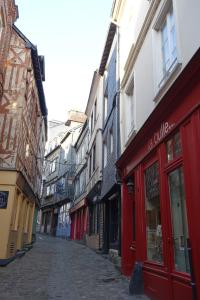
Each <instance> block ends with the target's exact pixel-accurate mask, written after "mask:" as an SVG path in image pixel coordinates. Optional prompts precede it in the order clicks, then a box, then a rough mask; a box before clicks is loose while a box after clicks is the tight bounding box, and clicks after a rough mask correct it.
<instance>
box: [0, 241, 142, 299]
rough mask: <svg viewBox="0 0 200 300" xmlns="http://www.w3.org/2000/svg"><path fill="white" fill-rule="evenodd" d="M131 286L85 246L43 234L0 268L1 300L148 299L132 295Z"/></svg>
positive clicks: (108, 263) (111, 266)
mask: <svg viewBox="0 0 200 300" xmlns="http://www.w3.org/2000/svg"><path fill="white" fill-rule="evenodd" d="M128 284H129V283H128V280H127V279H125V278H124V277H122V276H121V275H120V273H119V272H118V271H117V270H116V268H115V267H114V265H113V264H112V263H111V262H110V261H109V260H107V259H105V258H103V257H102V256H101V255H99V254H96V253H95V252H94V251H92V250H90V249H89V248H87V247H86V246H84V245H81V244H78V243H75V242H73V241H66V240H63V239H59V238H52V237H48V236H44V235H39V236H37V242H36V243H35V244H34V247H33V249H31V250H30V251H29V252H27V253H26V255H25V256H23V257H21V258H17V259H16V260H15V261H13V262H12V263H10V264H9V265H7V267H1V268H0V290H1V292H0V299H1V300H36V299H37V300H49V299H62V300H68V299H69V300H78V299H109V300H110V299H116V300H123V299H124V300H126V299H135V300H136V299H141V300H143V299H146V298H145V297H142V296H137V297H134V296H130V295H129V294H128Z"/></svg>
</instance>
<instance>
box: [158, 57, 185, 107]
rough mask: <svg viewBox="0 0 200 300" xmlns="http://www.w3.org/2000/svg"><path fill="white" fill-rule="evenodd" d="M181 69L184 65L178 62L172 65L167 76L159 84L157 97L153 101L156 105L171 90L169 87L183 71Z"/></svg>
mask: <svg viewBox="0 0 200 300" xmlns="http://www.w3.org/2000/svg"><path fill="white" fill-rule="evenodd" d="M181 67H182V63H180V62H178V61H177V60H176V61H175V62H174V63H173V64H172V65H171V67H170V68H169V71H168V72H167V73H166V74H165V76H164V77H163V78H162V80H161V81H160V82H159V84H158V87H157V89H158V90H157V93H156V96H155V97H154V99H153V101H154V102H155V103H157V102H159V101H160V99H161V97H162V96H163V94H164V93H165V92H166V91H167V90H168V89H169V87H170V86H171V84H172V83H173V81H174V80H175V78H176V75H177V74H178V73H179V71H180V70H181Z"/></svg>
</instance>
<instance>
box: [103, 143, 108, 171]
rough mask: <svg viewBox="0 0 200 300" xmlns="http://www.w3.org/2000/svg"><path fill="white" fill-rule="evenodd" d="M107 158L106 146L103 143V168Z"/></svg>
mask: <svg viewBox="0 0 200 300" xmlns="http://www.w3.org/2000/svg"><path fill="white" fill-rule="evenodd" d="M107 156H108V153H107V144H106V142H104V143H103V166H104V168H105V167H106V165H107Z"/></svg>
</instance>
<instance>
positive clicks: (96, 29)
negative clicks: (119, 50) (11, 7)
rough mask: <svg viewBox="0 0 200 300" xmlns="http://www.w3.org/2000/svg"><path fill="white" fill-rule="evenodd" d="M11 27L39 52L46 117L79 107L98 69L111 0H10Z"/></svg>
mask: <svg viewBox="0 0 200 300" xmlns="http://www.w3.org/2000/svg"><path fill="white" fill-rule="evenodd" d="M15 2H16V4H17V5H18V9H19V19H18V21H17V22H16V26H17V27H18V28H19V29H20V30H21V31H22V32H23V33H24V34H25V35H26V36H27V38H28V39H29V40H30V41H31V42H32V43H33V44H36V45H37V47H38V53H39V54H41V55H44V56H45V69H46V82H45V83H44V89H45V95H46V102H47V106H48V110H49V119H57V120H62V121H64V120H65V119H66V117H67V111H68V110H70V109H76V110H81V111H85V107H86V103H87V100H88V95H89V90H90V85H91V80H92V76H93V72H94V70H95V69H97V68H98V67H99V64H100V60H101V55H102V52H103V47H104V44H105V39H106V34H107V30H108V25H109V21H110V12H111V7H112V2H113V1H112V0H57V1H53V0H15Z"/></svg>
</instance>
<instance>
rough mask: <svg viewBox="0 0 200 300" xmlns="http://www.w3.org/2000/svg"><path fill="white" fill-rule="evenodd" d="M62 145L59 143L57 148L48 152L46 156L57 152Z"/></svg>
mask: <svg viewBox="0 0 200 300" xmlns="http://www.w3.org/2000/svg"><path fill="white" fill-rule="evenodd" d="M60 147H61V145H60V144H59V145H57V146H56V147H55V148H53V149H52V150H51V151H50V152H48V153H47V154H46V155H45V156H44V157H45V158H47V157H48V156H50V155H51V154H53V152H55V151H56V150H58V149H59V148H60Z"/></svg>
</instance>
